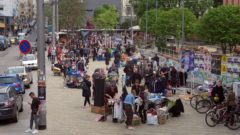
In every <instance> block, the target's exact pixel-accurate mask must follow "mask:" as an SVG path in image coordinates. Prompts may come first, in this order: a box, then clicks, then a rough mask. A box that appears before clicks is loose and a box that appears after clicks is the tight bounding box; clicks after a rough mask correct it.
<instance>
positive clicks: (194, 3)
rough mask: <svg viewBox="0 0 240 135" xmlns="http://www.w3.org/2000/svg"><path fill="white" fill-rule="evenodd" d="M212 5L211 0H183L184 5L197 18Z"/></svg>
mask: <svg viewBox="0 0 240 135" xmlns="http://www.w3.org/2000/svg"><path fill="white" fill-rule="evenodd" d="M213 5H214V1H213V0H185V7H186V8H189V9H190V10H192V12H193V13H194V14H195V15H196V17H197V18H199V17H201V16H203V14H204V13H205V12H206V11H207V10H208V9H210V8H212V7H213Z"/></svg>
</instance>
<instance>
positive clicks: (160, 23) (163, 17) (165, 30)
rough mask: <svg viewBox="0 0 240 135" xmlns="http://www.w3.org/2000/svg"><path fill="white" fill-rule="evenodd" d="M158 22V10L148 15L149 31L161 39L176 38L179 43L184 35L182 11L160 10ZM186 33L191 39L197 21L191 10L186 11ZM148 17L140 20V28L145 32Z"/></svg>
mask: <svg viewBox="0 0 240 135" xmlns="http://www.w3.org/2000/svg"><path fill="white" fill-rule="evenodd" d="M157 13H158V17H157V20H156V17H155V16H156V10H150V11H149V13H148V31H149V33H151V34H154V35H156V36H158V37H161V39H164V38H168V37H174V38H175V39H176V40H177V41H178V42H179V40H180V39H181V34H182V9H179V8H174V9H171V10H168V11H164V10H158V12H157ZM184 13H185V20H184V24H185V27H184V31H185V36H186V37H191V36H192V34H193V33H194V26H195V23H196V21H197V19H196V17H195V16H194V14H193V13H192V12H191V11H190V10H189V9H184ZM145 21H146V15H144V16H143V17H142V18H141V19H140V27H141V29H143V30H145V29H146V27H145V25H146V23H145Z"/></svg>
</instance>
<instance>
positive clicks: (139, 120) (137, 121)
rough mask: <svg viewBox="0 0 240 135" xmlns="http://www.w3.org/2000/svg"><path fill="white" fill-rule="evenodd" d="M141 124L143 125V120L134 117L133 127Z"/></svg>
mask: <svg viewBox="0 0 240 135" xmlns="http://www.w3.org/2000/svg"><path fill="white" fill-rule="evenodd" d="M141 123H142V122H141V118H140V117H138V116H137V115H133V121H132V125H133V126H139V125H140V124H141Z"/></svg>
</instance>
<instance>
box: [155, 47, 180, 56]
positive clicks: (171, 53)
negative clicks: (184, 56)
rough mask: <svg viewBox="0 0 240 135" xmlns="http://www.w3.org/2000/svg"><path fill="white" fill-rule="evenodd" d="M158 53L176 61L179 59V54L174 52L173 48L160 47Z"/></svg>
mask: <svg viewBox="0 0 240 135" xmlns="http://www.w3.org/2000/svg"><path fill="white" fill-rule="evenodd" d="M158 52H159V53H160V54H162V55H167V56H169V57H172V58H176V59H178V57H179V53H178V52H177V51H176V49H175V48H172V49H171V48H164V47H160V48H158Z"/></svg>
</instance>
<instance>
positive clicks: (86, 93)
mask: <svg viewBox="0 0 240 135" xmlns="http://www.w3.org/2000/svg"><path fill="white" fill-rule="evenodd" d="M91 86H92V84H91V81H90V76H89V75H86V78H85V79H84V81H83V88H82V89H83V91H82V96H83V97H85V100H84V106H83V109H84V108H85V107H86V105H87V103H88V105H89V106H90V105H91V103H90V97H91Z"/></svg>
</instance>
